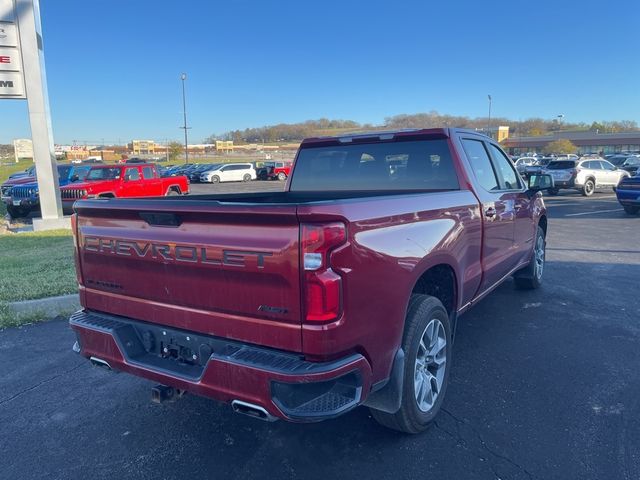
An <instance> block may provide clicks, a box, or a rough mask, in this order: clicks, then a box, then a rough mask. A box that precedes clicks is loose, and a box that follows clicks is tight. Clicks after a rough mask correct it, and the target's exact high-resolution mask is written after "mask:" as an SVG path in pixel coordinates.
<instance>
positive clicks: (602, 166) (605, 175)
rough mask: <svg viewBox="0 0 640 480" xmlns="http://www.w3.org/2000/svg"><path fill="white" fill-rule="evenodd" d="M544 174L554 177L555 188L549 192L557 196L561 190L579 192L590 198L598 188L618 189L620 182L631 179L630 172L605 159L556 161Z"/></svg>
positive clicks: (547, 167) (548, 166) (550, 164)
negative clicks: (568, 189) (566, 189)
mask: <svg viewBox="0 0 640 480" xmlns="http://www.w3.org/2000/svg"><path fill="white" fill-rule="evenodd" d="M543 173H547V174H549V175H551V176H552V177H553V181H554V184H555V188H553V189H551V190H549V193H550V194H551V195H557V194H558V191H559V190H560V189H561V188H571V189H574V190H579V191H581V192H582V194H583V195H584V196H585V197H590V196H591V195H593V192H594V191H595V190H596V188H599V187H616V186H617V185H618V183H620V180H621V179H623V178H624V177H629V176H630V175H629V172H626V171H624V170H621V169H619V168H616V167H615V165H613V164H612V163H610V162H607V161H606V160H603V159H601V158H600V159H581V160H554V161H553V162H551V163H549V165H547V166H546V168H545V169H544V171H543Z"/></svg>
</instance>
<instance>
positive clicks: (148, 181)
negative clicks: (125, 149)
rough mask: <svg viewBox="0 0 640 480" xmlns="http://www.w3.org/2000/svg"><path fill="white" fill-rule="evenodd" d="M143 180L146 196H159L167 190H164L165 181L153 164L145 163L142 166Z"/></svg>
mask: <svg viewBox="0 0 640 480" xmlns="http://www.w3.org/2000/svg"><path fill="white" fill-rule="evenodd" d="M142 182H143V186H142V188H143V189H144V195H145V196H149V197H159V196H161V195H164V194H165V192H163V191H162V184H163V182H162V180H161V179H160V178H159V176H158V174H157V173H156V169H155V167H154V166H153V165H145V166H143V167H142Z"/></svg>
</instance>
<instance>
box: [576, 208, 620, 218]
mask: <svg viewBox="0 0 640 480" xmlns="http://www.w3.org/2000/svg"><path fill="white" fill-rule="evenodd" d="M621 211H622V209H621V208H616V209H614V210H596V211H595V212H580V213H567V214H566V215H565V217H579V216H580V215H595V214H596V213H611V212H621Z"/></svg>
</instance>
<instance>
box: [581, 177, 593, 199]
mask: <svg viewBox="0 0 640 480" xmlns="http://www.w3.org/2000/svg"><path fill="white" fill-rule="evenodd" d="M595 190H596V184H595V182H594V181H593V180H591V179H588V180H587V181H586V182H584V185H583V186H582V195H584V196H585V197H590V196H591V195H593V192H594V191H595Z"/></svg>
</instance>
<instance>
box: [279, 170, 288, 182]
mask: <svg viewBox="0 0 640 480" xmlns="http://www.w3.org/2000/svg"><path fill="white" fill-rule="evenodd" d="M286 179H287V174H286V173H284V172H280V173H279V174H278V180H280V181H281V182H284V181H285V180H286Z"/></svg>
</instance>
